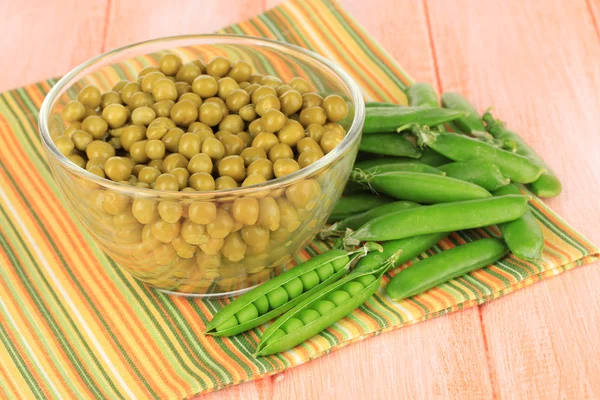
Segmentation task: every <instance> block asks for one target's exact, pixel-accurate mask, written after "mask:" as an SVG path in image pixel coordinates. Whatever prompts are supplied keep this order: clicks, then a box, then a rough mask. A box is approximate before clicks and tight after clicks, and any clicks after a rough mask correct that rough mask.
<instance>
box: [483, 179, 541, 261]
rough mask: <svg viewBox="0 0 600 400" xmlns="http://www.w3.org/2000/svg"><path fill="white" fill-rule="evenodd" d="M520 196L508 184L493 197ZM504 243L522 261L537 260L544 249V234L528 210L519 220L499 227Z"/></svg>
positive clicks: (513, 187) (511, 185)
mask: <svg viewBox="0 0 600 400" xmlns="http://www.w3.org/2000/svg"><path fill="white" fill-rule="evenodd" d="M507 194H521V192H520V191H519V188H517V186H515V185H513V184H510V185H508V186H505V187H503V188H501V189H498V190H497V191H495V192H494V196H504V195H507ZM499 228H500V231H501V232H502V235H503V236H504V241H505V242H506V244H507V245H508V248H509V249H510V251H511V252H512V253H513V254H514V255H515V256H517V257H519V258H521V259H523V260H528V261H532V260H539V259H540V258H541V257H542V250H543V249H544V234H543V233H542V229H541V228H540V225H539V222H538V221H537V219H536V218H535V217H534V216H533V213H532V212H531V210H530V209H527V211H525V214H523V215H522V216H521V217H520V218H517V219H515V220H514V221H510V222H505V223H503V224H500V225H499Z"/></svg>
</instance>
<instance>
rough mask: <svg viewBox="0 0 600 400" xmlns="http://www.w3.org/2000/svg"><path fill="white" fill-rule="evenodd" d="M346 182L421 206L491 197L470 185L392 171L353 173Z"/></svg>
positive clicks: (488, 193) (439, 177)
mask: <svg viewBox="0 0 600 400" xmlns="http://www.w3.org/2000/svg"><path fill="white" fill-rule="evenodd" d="M350 179H351V180H352V181H354V182H357V183H361V184H366V185H368V186H369V187H370V188H372V189H373V190H374V191H375V192H377V193H383V194H385V195H388V196H391V197H394V198H396V199H399V200H408V201H414V202H417V203H421V204H434V203H448V202H454V201H463V200H474V199H482V198H486V197H491V196H492V194H491V193H490V192H488V191H487V190H485V189H484V188H482V187H481V186H477V185H475V184H473V183H469V182H465V181H461V180H458V179H454V178H449V177H447V176H441V175H433V174H423V173H419V172H406V171H396V172H384V173H376V172H372V173H369V174H366V173H364V172H362V171H357V170H354V171H352V173H351V174H350Z"/></svg>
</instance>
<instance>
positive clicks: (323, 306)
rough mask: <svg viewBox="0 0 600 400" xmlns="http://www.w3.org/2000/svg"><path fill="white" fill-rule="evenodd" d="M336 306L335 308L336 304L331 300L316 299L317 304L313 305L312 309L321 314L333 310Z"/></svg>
mask: <svg viewBox="0 0 600 400" xmlns="http://www.w3.org/2000/svg"><path fill="white" fill-rule="evenodd" d="M334 308H335V304H333V303H332V302H331V301H329V300H319V301H316V302H315V304H313V305H312V309H313V310H315V311H316V312H318V313H319V314H321V315H324V314H326V313H327V312H328V311H331V310H333V309H334Z"/></svg>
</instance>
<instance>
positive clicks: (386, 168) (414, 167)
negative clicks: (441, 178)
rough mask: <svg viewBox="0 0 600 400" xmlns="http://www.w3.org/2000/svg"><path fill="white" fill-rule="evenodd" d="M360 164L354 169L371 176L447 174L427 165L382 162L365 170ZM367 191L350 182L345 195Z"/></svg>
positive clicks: (359, 185) (363, 187)
mask: <svg viewBox="0 0 600 400" xmlns="http://www.w3.org/2000/svg"><path fill="white" fill-rule="evenodd" d="M383 160H385V159H383ZM358 164H361V163H357V164H355V166H354V169H355V170H358V171H362V172H364V173H367V174H369V173H377V174H380V173H385V172H396V171H406V172H419V173H424V174H435V175H445V172H443V171H441V170H439V169H437V168H435V167H432V166H430V165H427V164H420V163H418V162H414V163H408V162H406V163H391V164H385V163H384V162H381V163H379V164H374V166H372V167H368V168H365V169H362V168H359V167H357V165H358ZM365 190H368V188H367V187H365V186H364V185H361V184H359V183H356V182H353V181H348V182H347V183H346V187H344V193H345V194H351V193H356V192H361V191H365Z"/></svg>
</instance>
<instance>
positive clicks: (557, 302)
mask: <svg viewBox="0 0 600 400" xmlns="http://www.w3.org/2000/svg"><path fill="white" fill-rule="evenodd" d="M340 2H341V3H342V5H343V6H344V7H345V8H346V9H347V10H348V11H349V12H350V13H351V14H352V15H353V16H354V17H355V18H356V19H357V20H358V22H359V23H360V24H361V25H362V26H363V27H364V28H365V30H366V31H367V32H368V33H370V34H371V35H372V36H373V37H374V38H375V39H376V40H377V41H378V42H379V43H380V44H381V45H382V47H383V48H384V49H386V50H387V51H388V52H389V53H390V54H392V56H393V57H394V58H395V59H397V60H398V61H399V62H400V63H401V64H402V66H403V67H404V68H405V69H406V70H407V71H409V72H410V73H411V74H412V75H413V76H414V77H415V78H416V79H417V80H423V81H428V82H432V83H435V84H436V85H437V86H438V88H440V89H443V90H457V91H460V92H461V93H463V94H464V95H466V96H467V97H469V98H470V99H471V100H472V101H473V102H474V103H475V104H477V105H478V107H480V108H481V109H484V108H485V107H487V106H488V105H494V106H495V110H496V114H497V115H498V116H500V117H502V118H503V119H505V120H507V121H509V124H510V127H511V128H513V129H514V130H516V131H518V132H521V133H522V134H523V136H524V137H525V139H526V140H527V141H528V142H529V143H531V144H532V145H533V147H534V148H536V150H538V151H539V152H540V153H541V154H542V156H543V157H544V158H545V159H546V160H548V161H549V163H550V164H551V166H552V167H553V168H554V169H555V170H556V172H557V173H558V175H559V176H560V177H561V179H562V181H563V183H564V185H565V189H564V193H563V194H562V195H561V196H560V197H559V198H557V199H552V200H550V201H549V204H550V205H551V206H552V207H553V208H554V209H555V210H556V211H558V212H559V214H560V215H561V216H563V217H564V218H565V220H567V221H569V223H571V224H572V225H573V226H574V227H575V228H577V229H578V230H580V231H581V232H582V233H583V234H584V235H586V236H587V237H588V238H590V239H591V240H592V241H593V242H594V243H600V229H599V228H598V225H597V223H596V222H595V216H596V215H597V213H598V211H599V207H598V206H597V204H598V200H597V199H598V197H599V195H600V163H599V162H598V161H597V156H596V155H597V152H598V149H599V148H600V136H599V135H598V134H597V130H598V126H600V116H599V115H598V110H599V109H600V98H599V93H598V87H600V69H599V68H598V67H597V62H598V59H599V58H600V33H599V32H600V31H599V29H598V21H599V20H600V19H599V17H600V3H599V2H598V1H597V0H587V2H586V0H572V1H569V0H563V1H559V0H551V1H550V0H549V1H544V0H535V1H529V2H519V1H511V2H500V1H493V0H485V1H481V0H459V1H454V0H420V1H410V0H402V1H397V0H381V1H379V2H378V3H377V7H374V6H373V5H372V4H369V3H368V2H364V1H361V0H340ZM277 3H279V1H277V0H216V1H215V0H210V1H209V0H205V1H202V2H198V1H195V0H178V1H176V2H171V3H169V6H168V7H166V6H165V2H164V1H158V0H145V1H139V0H135V1H126V0H93V1H92V0H90V1H87V2H85V3H83V2H76V1H74V0H60V2H58V3H55V4H52V5H46V3H44V2H41V1H40V0H25V1H24V2H23V1H16V0H5V1H4V2H1V3H0V32H1V33H2V36H0V37H2V38H3V39H0V48H1V49H2V50H4V53H3V54H9V55H11V57H5V58H3V60H2V61H0V63H1V64H0V66H2V67H3V69H2V71H3V73H2V74H1V75H0V90H6V89H8V88H11V87H17V86H21V85H24V84H27V83H29V82H32V81H35V80H39V79H43V78H47V77H49V76H53V75H59V74H62V73H64V72H66V71H68V70H69V69H71V68H73V67H74V66H75V65H77V64H79V63H80V62H82V61H84V60H86V59H88V58H90V57H92V56H94V55H96V54H99V53H100V52H102V51H103V50H108V49H111V48H114V47H117V46H121V45H124V44H127V43H131V42H136V41H140V40H146V39H150V38H155V37H160V36H167V35H175V34H184V33H205V32H211V31H214V30H216V29H218V28H220V27H222V26H225V25H227V24H230V23H233V22H236V21H239V20H242V19H246V18H249V17H251V16H253V15H255V14H257V13H260V12H262V11H264V10H265V9H266V8H269V7H272V6H275V5H276V4H277ZM57 4H58V5H57ZM174 21H175V22H174ZM14 54H17V55H18V56H12V55H14ZM48 60H52V62H48ZM599 272H600V270H599V266H598V265H597V264H596V265H594V266H589V267H585V268H581V269H576V270H574V271H571V272H568V273H566V274H563V275H561V276H559V277H557V278H553V279H550V280H547V281H544V282H541V283H539V284H537V285H534V286H533V287H531V288H529V289H527V290H524V291H519V292H516V293H514V294H512V295H510V296H507V297H504V298H502V299H499V300H497V301H494V302H492V303H488V304H486V305H485V306H482V307H479V308H472V309H468V310H465V311H463V312H460V313H455V314H451V315H448V316H446V317H440V318H436V319H434V320H431V321H428V322H425V323H422V324H419V325H415V326H410V327H406V328H403V329H400V330H397V331H394V332H390V333H386V334H384V335H381V336H378V337H375V338H372V339H369V340H365V341H361V342H359V343H357V344H354V345H352V346H349V347H347V348H345V349H341V350H339V351H337V352H334V353H332V354H330V355H328V356H326V357H322V358H320V359H318V360H315V361H313V362H310V363H308V364H306V365H303V366H300V367H298V368H295V369H292V370H288V371H286V372H284V373H282V374H279V375H276V376H273V377H269V378H266V379H262V380H260V381H254V382H249V383H246V384H242V385H238V386H235V387H232V388H228V389H225V390H223V391H220V392H216V393H212V394H208V395H205V396H202V398H206V399H213V398H214V399H221V398H227V399H261V400H262V399H272V398H275V399H294V398H297V399H313V398H315V399H316V398H325V397H328V398H334V399H345V400H349V399H363V398H491V397H499V398H598V397H600V365H599V364H598V362H597V360H598V359H599V356H600V350H598V349H600V338H599V337H598V335H597V327H598V326H599V324H600V289H599V288H600V274H599ZM486 350H487V353H486Z"/></svg>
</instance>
